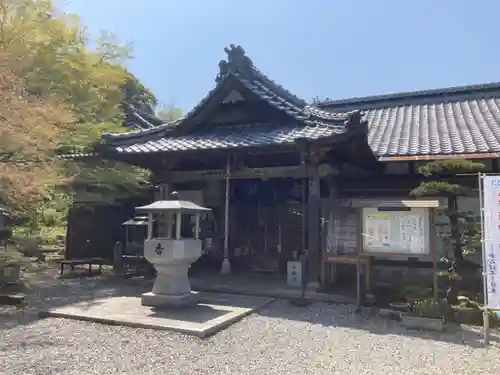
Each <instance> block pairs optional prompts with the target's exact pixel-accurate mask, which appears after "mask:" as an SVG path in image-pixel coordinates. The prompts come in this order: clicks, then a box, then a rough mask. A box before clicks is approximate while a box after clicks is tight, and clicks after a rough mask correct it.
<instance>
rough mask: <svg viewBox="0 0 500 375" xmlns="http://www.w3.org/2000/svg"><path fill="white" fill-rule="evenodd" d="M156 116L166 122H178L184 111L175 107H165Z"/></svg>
mask: <svg viewBox="0 0 500 375" xmlns="http://www.w3.org/2000/svg"><path fill="white" fill-rule="evenodd" d="M156 116H157V117H158V118H159V119H161V120H163V121H166V122H169V121H174V120H178V119H180V118H181V117H182V111H181V109H180V108H178V107H174V106H173V105H169V106H163V107H161V108H160V109H158V111H157V112H156Z"/></svg>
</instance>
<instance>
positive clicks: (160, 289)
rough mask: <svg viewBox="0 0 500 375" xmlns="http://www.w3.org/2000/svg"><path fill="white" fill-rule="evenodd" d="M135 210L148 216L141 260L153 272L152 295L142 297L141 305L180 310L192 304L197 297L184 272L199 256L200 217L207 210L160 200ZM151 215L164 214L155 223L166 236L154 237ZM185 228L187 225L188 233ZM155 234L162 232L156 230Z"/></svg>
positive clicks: (195, 301) (177, 202) (207, 209)
mask: <svg viewBox="0 0 500 375" xmlns="http://www.w3.org/2000/svg"><path fill="white" fill-rule="evenodd" d="M136 211H137V212H141V213H146V214H147V215H148V232H147V233H148V234H147V238H146V240H145V242H144V257H145V258H146V259H147V260H148V261H149V262H150V263H151V264H152V265H153V266H154V267H155V269H156V272H157V275H156V280H155V283H154V286H153V290H152V292H150V293H144V294H143V295H142V305H143V306H152V307H167V306H174V307H176V306H177V307H180V306H186V305H191V304H196V303H197V302H198V295H197V293H196V292H192V291H191V285H190V283H189V278H188V269H189V267H190V266H191V264H192V263H194V262H195V261H196V260H197V259H198V258H199V257H201V248H202V246H201V240H200V239H199V233H200V216H201V215H202V214H204V213H207V212H208V211H210V209H209V208H206V207H202V206H199V205H197V204H195V203H192V202H188V201H180V200H160V201H156V202H154V203H151V204H149V205H147V206H142V207H137V208H136ZM155 215H164V218H165V220H157V222H158V223H162V222H163V223H165V224H164V225H166V226H167V228H166V233H165V234H166V236H163V237H160V236H154V231H153V223H154V220H155V217H154V216H155ZM193 219H194V223H193ZM183 220H184V221H185V222H184V223H183ZM187 220H189V221H187ZM183 224H184V225H183ZM193 224H194V225H193ZM186 225H188V226H189V225H191V228H188V230H187V232H188V233H186V230H185V228H186ZM158 233H163V231H160V230H158Z"/></svg>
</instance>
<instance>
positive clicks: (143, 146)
mask: <svg viewBox="0 0 500 375" xmlns="http://www.w3.org/2000/svg"><path fill="white" fill-rule="evenodd" d="M226 52H227V54H228V61H221V62H220V63H219V67H220V73H219V75H218V76H217V79H216V82H217V84H216V86H215V88H214V89H213V90H211V91H210V92H209V93H208V94H207V95H206V96H205V97H204V98H203V99H202V100H201V101H200V103H199V104H197V105H196V106H195V107H194V108H193V109H192V110H191V111H189V112H188V113H187V114H186V115H184V116H183V117H182V118H180V119H179V120H176V121H173V122H170V123H166V124H161V125H156V126H151V127H148V128H147V129H141V130H137V131H133V132H128V133H121V134H105V135H103V140H104V144H105V145H108V146H111V147H112V148H114V150H116V151H118V152H136V153H138V152H158V151H163V152H164V151H169V152H171V151H181V150H187V149H190V150H202V149H215V148H231V147H258V146H263V145H269V144H283V143H287V142H292V141H293V140H295V139H297V138H301V137H305V138H309V139H317V138H322V137H329V136H333V135H336V134H343V133H347V132H349V131H351V130H352V131H356V132H358V131H360V130H362V129H363V127H362V126H361V125H362V124H361V123H360V122H361V117H360V116H359V114H358V113H357V112H356V111H353V112H350V113H347V112H346V113H339V112H335V113H331V112H329V111H326V110H322V109H320V108H318V107H316V106H314V105H310V104H307V102H306V101H304V100H302V99H300V98H298V97H297V96H295V95H293V94H292V93H291V92H289V91H287V90H286V89H284V88H283V87H282V86H280V85H278V84H277V83H275V82H274V81H272V80H271V79H269V78H268V77H267V76H266V75H265V74H263V73H262V72H261V71H260V70H258V69H257V68H256V67H255V65H254V64H253V63H252V61H251V60H250V59H249V58H248V57H247V56H246V55H245V53H244V51H243V49H242V48H241V47H240V46H234V45H231V46H230V49H226ZM231 80H233V81H234V80H236V81H237V82H239V83H240V84H241V85H243V86H244V87H246V88H247V89H248V90H249V91H250V92H252V93H253V94H255V95H257V96H258V97H259V98H260V99H261V100H263V101H265V102H267V103H268V104H269V105H271V106H273V107H275V108H277V109H278V110H279V111H281V112H283V113H284V114H286V115H288V117H289V119H290V123H289V124H286V125H284V126H278V127H277V126H276V124H268V125H267V126H265V127H261V126H259V125H244V126H242V127H232V128H231V129H218V130H215V131H214V132H212V133H203V134H202V133H199V132H196V134H192V133H188V134H185V133H183V131H182V130H183V126H184V125H185V124H187V123H189V121H190V120H191V119H192V118H193V117H194V116H195V115H197V114H198V113H199V112H200V111H201V110H202V109H203V108H204V107H205V106H206V105H207V104H208V103H210V102H211V100H212V99H213V98H214V97H215V96H217V94H219V93H221V92H225V91H227V90H228V87H227V86H228V85H230V84H231V82H232V81H231ZM138 118H139V119H140V120H141V123H143V122H144V121H145V119H144V118H143V117H141V116H140V115H139V117H138ZM142 127H147V126H144V125H142Z"/></svg>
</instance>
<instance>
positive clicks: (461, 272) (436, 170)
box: [410, 159, 485, 304]
mask: <svg viewBox="0 0 500 375" xmlns="http://www.w3.org/2000/svg"><path fill="white" fill-rule="evenodd" d="M484 167H485V166H484V164H482V163H479V162H475V161H471V160H466V159H448V160H436V161H432V162H429V163H427V164H425V165H423V166H421V167H420V168H419V172H420V174H422V175H424V176H426V177H431V178H434V179H433V180H430V181H425V182H422V183H420V185H419V186H418V187H416V188H414V189H413V190H412V191H411V192H410V195H413V196H445V197H447V198H448V207H447V209H445V210H444V214H445V215H446V216H448V218H449V222H450V231H449V232H445V233H441V234H440V235H441V237H442V238H443V239H444V241H445V243H448V244H450V245H451V247H452V249H453V258H452V260H451V261H450V260H448V259H445V261H447V262H448V263H449V265H450V267H449V269H448V276H449V277H450V280H455V281H454V282H453V283H452V286H451V287H450V289H449V290H448V301H449V302H450V303H453V304H455V303H456V302H457V295H458V294H457V293H458V289H459V288H460V286H461V284H460V280H461V279H462V278H464V277H466V276H467V275H466V274H467V272H466V268H467V265H468V264H467V263H466V261H465V258H466V257H467V256H468V255H471V254H475V253H476V252H477V251H478V250H479V249H480V248H481V227H480V218H479V217H478V216H477V215H476V214H475V213H473V212H465V213H464V212H460V211H459V209H458V205H457V197H458V196H467V195H470V193H471V189H470V188H469V187H467V186H463V185H461V184H458V183H452V182H449V181H448V180H446V179H445V178H446V177H451V176H453V175H456V174H460V173H471V172H479V171H481V170H482V169H484ZM443 177H444V178H443ZM441 178H442V179H443V180H440V179H441Z"/></svg>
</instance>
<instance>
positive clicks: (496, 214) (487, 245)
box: [479, 175, 500, 344]
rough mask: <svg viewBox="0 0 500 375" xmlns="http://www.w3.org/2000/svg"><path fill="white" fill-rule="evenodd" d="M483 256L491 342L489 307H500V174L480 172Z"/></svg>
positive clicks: (486, 319) (486, 320) (485, 316)
mask: <svg viewBox="0 0 500 375" xmlns="http://www.w3.org/2000/svg"><path fill="white" fill-rule="evenodd" d="M479 197H480V198H479V199H480V202H481V213H482V215H481V226H482V241H481V242H482V258H483V278H484V311H483V324H484V341H485V343H486V344H488V331H489V329H488V328H489V314H488V310H489V309H491V310H500V273H499V271H500V267H499V265H498V261H499V260H500V176H498V175H496V176H486V175H480V178H479Z"/></svg>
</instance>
